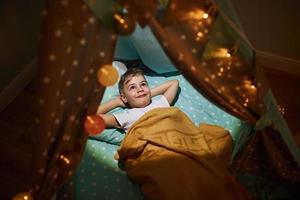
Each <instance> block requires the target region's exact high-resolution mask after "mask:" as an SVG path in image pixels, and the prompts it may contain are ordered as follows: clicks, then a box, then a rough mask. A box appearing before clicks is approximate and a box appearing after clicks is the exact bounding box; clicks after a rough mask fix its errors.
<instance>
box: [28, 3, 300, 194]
mask: <svg viewBox="0 0 300 200" xmlns="http://www.w3.org/2000/svg"><path fill="white" fill-rule="evenodd" d="M43 15H44V19H43V20H44V21H43V32H42V36H41V45H40V54H39V58H38V67H39V72H38V76H37V78H36V80H35V82H34V88H35V90H36V93H37V99H36V102H35V103H36V104H37V106H38V114H37V116H36V128H35V129H34V130H35V131H36V132H35V135H36V140H37V141H38V144H39V145H37V146H36V147H35V150H34V152H35V155H34V165H33V166H32V177H33V179H32V184H31V185H30V187H28V191H30V193H31V194H32V195H33V196H34V197H35V198H36V199H48V198H50V197H51V196H52V195H53V194H54V193H55V192H56V191H57V190H58V189H59V188H60V187H62V186H63V185H64V184H65V183H66V180H67V179H69V177H71V176H72V175H74V173H76V171H75V169H76V167H77V166H78V165H79V163H80V160H81V158H82V155H83V152H84V151H85V145H86V142H87V139H88V136H87V134H86V132H85V131H84V125H83V123H84V122H85V120H86V118H87V117H88V116H91V115H93V114H94V113H95V112H96V109H97V106H98V104H99V103H100V102H101V99H102V97H103V95H104V93H105V90H106V89H105V88H106V86H107V85H105V81H104V84H103V82H102V84H99V83H98V81H97V72H98V70H99V68H100V71H101V69H105V70H104V71H105V74H106V75H105V76H104V75H103V74H101V75H103V76H104V78H103V76H102V79H105V80H106V81H107V82H109V81H110V78H112V77H114V76H115V75H114V70H113V69H111V68H107V65H110V64H111V63H112V62H113V60H114V59H118V60H136V59H141V60H142V61H143V63H144V64H145V65H146V66H147V67H149V68H150V69H151V70H152V71H154V72H155V73H157V74H168V73H169V74H170V73H180V74H182V75H183V76H184V77H185V78H186V80H187V81H188V82H189V83H190V84H191V85H192V86H193V87H194V88H195V89H196V90H198V92H199V93H201V94H203V95H204V96H205V97H206V98H207V99H208V100H209V101H210V102H212V103H213V104H214V105H215V106H217V107H219V108H220V109H222V110H224V111H226V112H227V113H230V114H231V115H234V116H235V117H237V118H239V119H240V120H242V121H244V122H245V123H247V124H248V125H249V126H250V127H251V128H250V129H251V131H250V132H248V133H247V134H244V135H239V137H238V139H237V141H235V142H236V144H235V148H234V152H233V153H234V154H233V157H232V165H231V170H232V172H233V173H235V174H241V173H250V174H251V173H252V174H264V175H268V176H271V177H276V178H278V179H282V180H286V181H294V182H299V180H300V173H299V170H298V169H299V165H300V151H299V148H298V147H297V145H296V143H295V141H294V140H293V137H292V135H291V133H290V130H289V128H288V126H287V124H286V122H285V120H284V118H283V117H282V116H281V113H280V112H279V111H278V109H277V103H276V100H275V98H274V96H273V94H272V91H271V90H270V88H269V86H268V83H267V81H266V79H265V76H264V74H263V70H262V68H261V66H259V64H257V62H256V52H255V49H254V48H253V46H252V45H251V43H250V42H249V41H248V39H247V37H246V36H245V35H244V34H243V31H242V30H241V27H240V25H239V22H238V19H237V17H236V16H235V14H234V12H233V11H232V10H231V9H230V7H228V4H226V3H224V2H221V1H220V2H214V1H208V0H203V1H199V0H190V1H179V0H170V1H157V2H156V1H135V0H128V1H116V2H115V1H110V0H105V1H104V0H103V1H89V0H85V1H80V0H76V1H72V3H71V2H70V1H68V0H62V1H47V3H46V7H45V10H44V11H43ZM102 71H103V70H102ZM98 75H99V74H98Z"/></svg>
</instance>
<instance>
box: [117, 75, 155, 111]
mask: <svg viewBox="0 0 300 200" xmlns="http://www.w3.org/2000/svg"><path fill="white" fill-rule="evenodd" d="M121 99H122V100H123V102H124V103H128V104H129V106H130V107H131V108H144V107H146V106H147V105H149V103H150V101H151V91H150V88H149V87H148V83H147V81H146V79H145V77H144V76H143V75H135V76H133V77H131V79H129V80H126V81H125V82H124V87H123V90H122V92H121Z"/></svg>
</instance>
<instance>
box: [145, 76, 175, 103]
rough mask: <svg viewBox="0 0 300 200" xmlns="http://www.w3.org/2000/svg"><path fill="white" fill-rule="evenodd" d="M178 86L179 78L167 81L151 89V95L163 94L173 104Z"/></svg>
mask: <svg viewBox="0 0 300 200" xmlns="http://www.w3.org/2000/svg"><path fill="white" fill-rule="evenodd" d="M178 86H179V82H178V80H170V81H167V82H165V83H163V84H161V85H158V86H156V87H154V88H153V89H151V96H152V97H154V96H156V95H159V94H163V95H164V96H165V97H166V99H167V100H168V102H169V104H171V103H172V101H173V100H174V98H175V96H176V94H177V91H178Z"/></svg>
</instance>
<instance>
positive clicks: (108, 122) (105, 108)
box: [97, 96, 125, 127]
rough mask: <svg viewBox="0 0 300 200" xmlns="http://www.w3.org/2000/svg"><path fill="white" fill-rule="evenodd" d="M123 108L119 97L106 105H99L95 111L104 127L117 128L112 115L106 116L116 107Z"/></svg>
mask: <svg viewBox="0 0 300 200" xmlns="http://www.w3.org/2000/svg"><path fill="white" fill-rule="evenodd" d="M122 106H125V105H124V103H123V101H122V100H121V99H120V97H119V96H118V97H116V98H114V99H112V100H110V101H108V102H106V103H103V104H101V105H100V106H99V107H98V109H97V114H98V115H99V116H101V117H102V118H103V120H104V122H105V126H106V127H118V126H119V124H118V122H117V120H116V118H115V117H114V116H113V115H112V114H106V113H107V112H109V111H111V110H113V109H114V108H117V107H122Z"/></svg>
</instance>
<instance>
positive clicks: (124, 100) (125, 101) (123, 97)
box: [120, 92, 128, 104]
mask: <svg viewBox="0 0 300 200" xmlns="http://www.w3.org/2000/svg"><path fill="white" fill-rule="evenodd" d="M120 97H121V100H122V101H123V103H125V104H126V103H128V101H127V98H126V96H125V95H124V93H123V92H122V93H121V94H120Z"/></svg>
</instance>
